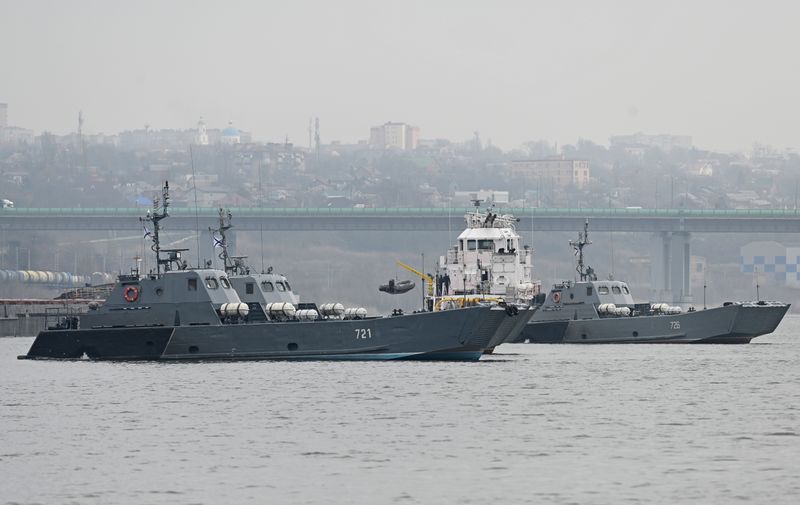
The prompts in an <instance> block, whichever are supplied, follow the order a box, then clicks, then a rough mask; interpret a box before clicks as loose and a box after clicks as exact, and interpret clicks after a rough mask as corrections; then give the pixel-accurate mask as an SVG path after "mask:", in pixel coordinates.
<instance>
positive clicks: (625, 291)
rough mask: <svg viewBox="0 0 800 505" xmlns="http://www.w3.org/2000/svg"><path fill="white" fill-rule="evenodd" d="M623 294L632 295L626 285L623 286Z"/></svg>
mask: <svg viewBox="0 0 800 505" xmlns="http://www.w3.org/2000/svg"><path fill="white" fill-rule="evenodd" d="M622 292H623V293H625V294H626V295H629V294H631V292H630V291H629V290H628V286H626V285H624V284H623V285H622Z"/></svg>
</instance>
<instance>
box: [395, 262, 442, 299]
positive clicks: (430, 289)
mask: <svg viewBox="0 0 800 505" xmlns="http://www.w3.org/2000/svg"><path fill="white" fill-rule="evenodd" d="M395 263H397V265H398V266H401V267H403V268H405V269H406V270H408V271H409V272H411V273H412V274H414V275H416V276H417V277H419V278H420V279H422V282H427V283H428V296H430V297H432V296H433V287H434V286H435V285H436V281H434V280H433V278H432V277H431V276H430V275H428V274H426V273H423V272H420V271H419V270H417V269H416V268H414V267H412V266H410V265H406V264H405V263H403V262H402V261H395Z"/></svg>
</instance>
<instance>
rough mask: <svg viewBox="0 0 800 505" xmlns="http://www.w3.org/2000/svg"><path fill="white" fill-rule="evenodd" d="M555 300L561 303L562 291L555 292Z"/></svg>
mask: <svg viewBox="0 0 800 505" xmlns="http://www.w3.org/2000/svg"><path fill="white" fill-rule="evenodd" d="M553 301H554V302H555V303H561V291H556V292H555V293H553Z"/></svg>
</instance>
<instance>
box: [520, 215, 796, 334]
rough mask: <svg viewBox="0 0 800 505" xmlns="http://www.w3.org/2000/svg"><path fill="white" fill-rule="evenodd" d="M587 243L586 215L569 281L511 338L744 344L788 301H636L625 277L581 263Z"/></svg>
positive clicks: (777, 318)
mask: <svg viewBox="0 0 800 505" xmlns="http://www.w3.org/2000/svg"><path fill="white" fill-rule="evenodd" d="M589 244H591V241H590V240H589V221H588V220H586V222H585V224H584V229H583V232H581V233H579V234H578V240H575V241H570V245H571V246H572V247H573V249H574V251H575V255H576V257H577V266H576V273H577V275H576V279H575V281H564V282H560V283H557V284H555V285H554V286H553V288H552V289H551V290H550V292H549V293H548V294H547V296H546V298H545V299H544V301H543V303H542V304H541V308H540V310H538V311H537V313H536V314H535V315H534V317H533V319H532V320H531V322H530V323H528V325H527V326H526V327H525V329H523V331H522V333H521V334H520V335H519V336H518V337H517V338H516V339H515V340H514V342H529V343H573V344H589V343H706V344H746V343H749V342H750V341H751V340H752V339H754V338H755V337H758V336H760V335H766V334H768V333H772V332H773V331H775V328H777V327H778V324H780V322H781V320H782V319H783V316H784V315H786V312H787V311H788V310H789V307H790V304H788V303H782V302H769V301H764V300H757V301H752V302H725V303H724V304H723V305H722V306H717V307H711V308H704V309H702V310H695V308H694V307H689V309H688V310H687V311H683V309H682V308H681V307H677V306H670V305H669V304H667V303H636V302H635V301H634V299H633V295H632V294H631V290H630V288H629V287H628V284H627V283H625V282H622V281H616V280H598V279H597V275H596V273H595V272H594V270H593V269H592V268H591V267H589V266H585V265H584V252H583V249H584V247H586V246H587V245H589ZM540 298H541V297H540ZM540 301H541V300H540Z"/></svg>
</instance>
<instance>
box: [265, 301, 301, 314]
mask: <svg viewBox="0 0 800 505" xmlns="http://www.w3.org/2000/svg"><path fill="white" fill-rule="evenodd" d="M266 309H267V312H268V313H269V315H271V316H274V317H288V318H293V317H294V315H295V313H296V312H297V309H296V308H295V307H294V305H292V304H291V303H289V302H273V303H268V304H267V306H266Z"/></svg>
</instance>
